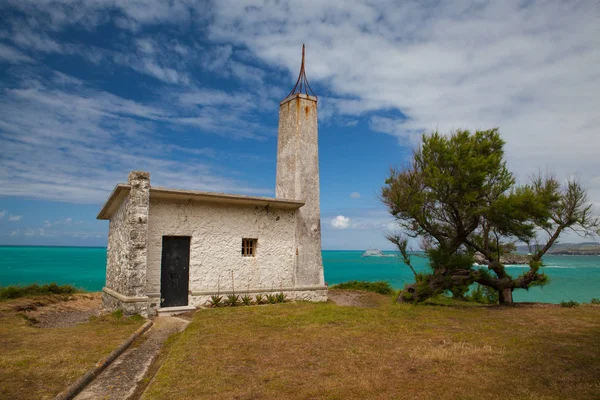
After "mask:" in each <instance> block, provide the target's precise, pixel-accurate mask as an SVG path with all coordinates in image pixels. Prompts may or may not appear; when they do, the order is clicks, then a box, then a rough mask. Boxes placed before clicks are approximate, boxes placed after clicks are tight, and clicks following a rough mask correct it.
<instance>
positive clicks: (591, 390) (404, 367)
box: [142, 290, 600, 400]
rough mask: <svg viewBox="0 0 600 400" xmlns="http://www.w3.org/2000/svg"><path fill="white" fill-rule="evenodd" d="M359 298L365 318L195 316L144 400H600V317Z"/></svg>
mask: <svg viewBox="0 0 600 400" xmlns="http://www.w3.org/2000/svg"><path fill="white" fill-rule="evenodd" d="M330 293H331V294H332V296H331V298H336V297H337V298H339V297H343V298H346V297H348V296H337V295H338V294H352V293H356V291H353V292H350V291H342V290H330ZM362 293H363V296H364V298H358V299H359V300H365V304H364V305H365V307H357V306H352V307H343V306H340V305H337V304H334V303H332V302H329V303H327V304H313V303H302V302H297V303H286V304H280V305H266V306H256V307H233V308H232V307H230V308H217V309H210V310H202V311H199V312H197V313H196V314H195V316H194V318H193V321H192V323H191V324H190V326H189V327H188V328H187V329H186V330H185V331H184V332H183V333H181V334H179V335H177V336H175V337H172V338H171V339H170V343H169V344H168V345H167V347H166V348H164V349H163V353H162V354H161V356H160V359H161V360H163V361H162V365H161V367H160V369H159V370H158V372H157V373H156V375H155V376H154V378H153V379H152V381H151V383H150V385H149V387H148V389H147V391H146V392H145V394H144V396H143V397H142V398H144V399H172V398H180V399H184V398H190V399H191V398H195V399H223V398H228V399H507V398H514V399H546V400H550V399H566V398H577V399H597V398H600V383H599V382H598V376H600V347H599V346H598V343H600V306H595V305H580V306H578V307H572V308H568V307H561V306H558V305H536V304H519V305H515V306H511V307H504V306H497V305H493V306H484V305H477V304H473V303H457V302H451V301H449V300H444V304H434V303H432V302H431V301H428V302H426V303H424V304H421V305H413V304H394V300H393V298H392V296H382V295H378V294H376V293H370V292H362ZM354 298H355V299H356V297H354ZM346 300H347V299H346ZM354 305H357V304H354ZM358 305H360V304H358Z"/></svg>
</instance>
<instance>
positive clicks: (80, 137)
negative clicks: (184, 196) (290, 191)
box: [0, 74, 270, 202]
mask: <svg viewBox="0 0 600 400" xmlns="http://www.w3.org/2000/svg"><path fill="white" fill-rule="evenodd" d="M21 84H22V86H21V87H15V88H7V89H4V91H3V95H2V98H1V99H0V146H1V147H2V148H3V162H2V165H1V166H0V187H1V189H0V194H2V195H11V196H22V197H35V198H46V199H51V200H61V201H71V202H99V201H101V200H102V199H103V198H104V197H105V196H106V194H107V192H108V191H109V190H110V189H111V188H112V187H113V186H114V184H115V183H116V182H119V181H123V179H124V178H125V177H126V176H127V175H126V174H127V172H128V171H129V170H133V169H145V170H149V171H150V172H151V173H152V181H153V184H157V185H162V186H177V187H188V188H196V189H199V190H214V191H225V192H227V191H241V192H245V193H262V194H264V193H268V192H270V189H265V188H253V187H249V186H247V185H246V184H240V183H239V182H236V181H235V180H234V179H232V178H229V177H227V175H228V170H227V168H224V167H221V166H216V165H214V164H213V163H212V162H211V161H210V153H211V150H210V149H194V148H185V147H183V146H177V145H174V144H171V145H164V143H165V142H167V140H166V138H165V137H164V135H165V134H166V133H167V132H168V131H167V132H165V133H163V134H160V133H157V132H159V131H164V128H165V127H170V129H171V130H177V129H181V128H182V127H185V126H187V125H189V124H197V125H198V126H202V128H203V129H204V131H205V132H207V133H210V132H212V131H213V129H214V130H215V133H219V134H229V135H231V136H235V135H240V136H241V137H254V134H253V130H258V127H259V124H258V123H255V124H252V123H248V124H246V125H242V124H241V118H242V117H241V116H240V114H239V113H240V112H243V111H239V112H236V111H235V110H234V111H231V110H228V111H223V112H222V113H219V112H218V110H216V109H211V110H209V111H208V112H202V111H206V110H201V109H197V108H194V109H193V110H190V109H186V110H184V113H183V114H182V113H181V112H180V109H178V108H177V107H164V106H160V105H152V104H144V103H140V102H136V101H133V100H129V99H124V98H122V97H118V96H116V95H113V94H110V93H107V92H104V91H99V90H96V89H91V88H89V87H87V86H86V85H85V84H83V83H82V82H80V81H78V80H77V79H70V77H68V76H67V75H64V74H58V75H53V76H52V78H51V79H50V80H48V79H44V78H41V77H38V78H36V79H33V80H31V79H29V80H28V81H26V82H22V83H21ZM224 121H227V122H228V124H224ZM159 124H160V126H162V127H163V128H162V129H160V130H159V129H158V126H159ZM165 124H166V125H165ZM220 124H224V125H225V127H222V125H220ZM227 126H231V127H232V128H227ZM238 127H239V128H238ZM242 127H243V128H242ZM238 129H239V130H238ZM217 130H218V132H217ZM171 142H173V141H172V140H171ZM175 152H177V153H178V154H179V156H178V157H173V155H174V154H175ZM186 153H187V156H186ZM202 153H205V154H208V156H207V157H201V154H202ZM213 153H216V152H214V151H213ZM201 158H204V161H202V160H201ZM65 160H68V162H65Z"/></svg>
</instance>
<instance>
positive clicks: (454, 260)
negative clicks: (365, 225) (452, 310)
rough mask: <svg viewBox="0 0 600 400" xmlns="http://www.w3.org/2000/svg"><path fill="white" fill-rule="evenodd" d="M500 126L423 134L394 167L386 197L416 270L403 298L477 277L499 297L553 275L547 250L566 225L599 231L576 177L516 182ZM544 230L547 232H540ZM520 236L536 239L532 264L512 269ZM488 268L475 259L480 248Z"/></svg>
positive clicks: (398, 238)
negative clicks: (419, 257) (419, 266)
mask: <svg viewBox="0 0 600 400" xmlns="http://www.w3.org/2000/svg"><path fill="white" fill-rule="evenodd" d="M504 144H505V143H504V141H503V140H502V139H501V137H500V134H499V132H498V129H497V128H496V129H491V130H486V131H476V132H475V133H473V134H472V133H470V132H469V131H464V130H461V131H457V132H455V133H453V134H452V135H450V136H443V135H440V134H438V133H433V134H431V135H424V136H423V138H422V143H421V146H420V148H419V149H418V150H416V151H415V152H414V154H413V158H412V161H411V163H410V165H408V166H407V167H406V168H404V169H402V170H396V169H392V170H391V172H390V176H389V177H388V179H387V180H386V185H385V186H384V187H383V189H382V192H381V199H382V201H383V202H384V203H385V204H386V206H387V207H388V209H389V212H390V213H391V214H392V215H393V216H394V217H395V218H396V220H397V221H398V223H399V224H400V227H401V228H402V230H403V231H404V232H405V233H406V235H407V236H403V235H397V234H393V235H388V239H389V240H390V241H391V242H392V243H394V244H396V245H397V246H398V249H399V250H400V252H401V254H402V256H403V258H404V260H405V263H407V264H408V265H409V267H410V268H411V270H412V271H413V274H414V275H415V281H416V282H415V283H414V284H411V285H408V286H407V287H406V288H405V289H404V290H403V291H402V292H401V295H400V299H401V300H415V301H421V300H424V299H426V298H428V297H430V296H434V295H436V294H439V293H442V292H445V291H447V290H449V291H451V292H452V293H453V294H455V295H456V296H457V297H461V296H464V294H465V293H466V292H467V290H468V287H469V285H471V284H472V283H474V282H477V283H479V284H480V285H483V286H485V287H489V288H493V289H494V290H496V291H498V295H499V299H500V302H501V303H511V302H512V291H513V290H514V289H517V288H522V289H528V288H529V287H532V286H534V285H543V284H545V283H547V282H548V279H547V277H546V275H544V274H543V273H542V272H541V271H540V267H541V266H542V262H541V261H542V256H543V255H544V254H545V253H546V252H547V251H548V250H549V249H550V247H551V246H552V244H554V243H556V241H557V239H558V238H559V237H560V235H561V234H562V233H564V231H565V230H568V229H570V230H574V231H576V232H577V233H579V234H581V235H589V234H593V233H595V231H594V230H596V232H597V229H598V226H599V221H598V219H597V218H595V217H593V215H592V210H591V205H590V204H589V203H588V199H587V195H586V192H585V190H584V189H583V188H582V187H581V185H580V184H579V182H578V181H577V180H574V179H571V180H568V181H567V183H566V184H565V185H561V184H560V183H559V182H558V181H557V180H556V179H555V178H554V177H552V176H544V175H542V174H538V175H537V176H535V177H533V178H532V179H531V182H530V183H529V184H527V185H520V186H518V185H516V183H515V182H516V181H515V177H514V175H513V174H512V173H511V172H510V171H509V170H508V168H507V165H506V160H505V157H504ZM540 233H544V235H540ZM408 237H413V238H417V237H418V238H421V240H422V247H423V250H424V251H425V252H426V255H427V257H428V258H429V264H430V266H431V273H428V274H417V273H416V271H415V270H414V268H413V267H412V265H411V264H410V257H409V255H408V251H407V243H408ZM516 242H525V243H528V244H530V246H531V249H532V252H531V256H530V257H529V270H527V271H526V272H525V273H523V274H522V275H520V276H517V277H513V276H512V275H510V274H508V272H507V271H506V269H505V266H504V264H503V263H502V259H503V256H505V255H506V254H509V253H511V252H513V251H514V250H515V243H516ZM476 253H478V257H479V258H480V259H483V261H484V264H486V265H487V268H476V267H473V261H474V256H475V254H476Z"/></svg>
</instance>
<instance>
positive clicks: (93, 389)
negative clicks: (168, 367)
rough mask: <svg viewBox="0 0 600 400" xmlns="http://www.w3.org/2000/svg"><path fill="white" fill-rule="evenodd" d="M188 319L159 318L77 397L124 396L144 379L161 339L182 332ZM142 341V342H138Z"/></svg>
mask: <svg viewBox="0 0 600 400" xmlns="http://www.w3.org/2000/svg"><path fill="white" fill-rule="evenodd" d="M188 324H189V321H187V320H185V319H182V318H178V317H158V318H155V319H154V325H153V326H152V328H150V329H149V330H148V332H146V333H145V334H144V335H143V336H142V337H141V338H140V339H138V343H137V344H138V345H137V346H136V343H134V344H133V346H132V347H131V348H129V349H128V350H127V351H126V352H125V353H123V354H122V355H121V356H120V357H119V358H117V360H116V361H115V362H114V363H112V364H111V365H110V366H109V367H108V368H106V370H104V371H103V372H102V373H101V374H100V375H99V376H98V377H97V378H96V379H95V380H94V381H93V382H92V383H91V384H90V385H89V386H88V387H86V388H85V389H84V390H83V391H82V392H81V393H79V395H77V397H75V399H76V400H90V399H106V400H112V399H114V400H116V399H119V400H121V399H127V398H129V397H130V396H131V395H132V394H133V393H134V392H135V390H136V387H137V385H138V383H139V382H140V381H141V380H142V378H144V375H145V374H146V372H147V371H148V368H149V367H150V365H151V364H152V361H153V360H154V358H155V357H156V356H157V355H158V352H159V351H160V348H161V347H162V345H163V343H164V341H165V340H166V339H167V338H168V337H169V336H171V335H172V334H173V333H176V332H181V331H182V330H184V329H185V327H186V326H187V325H188ZM139 341H141V344H140V343H139Z"/></svg>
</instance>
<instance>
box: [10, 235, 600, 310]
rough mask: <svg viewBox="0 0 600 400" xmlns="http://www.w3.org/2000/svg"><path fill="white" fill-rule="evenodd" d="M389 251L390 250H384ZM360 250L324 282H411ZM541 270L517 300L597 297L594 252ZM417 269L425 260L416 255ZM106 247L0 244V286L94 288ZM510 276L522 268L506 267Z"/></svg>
mask: <svg viewBox="0 0 600 400" xmlns="http://www.w3.org/2000/svg"><path fill="white" fill-rule="evenodd" d="M386 253H387V254H394V253H393V252H386ZM361 255H362V251H323V265H324V268H325V281H326V282H327V283H329V285H333V284H336V283H340V282H344V281H348V280H366V281H379V280H383V281H388V282H389V283H390V284H391V285H392V286H393V287H394V288H401V287H402V286H403V285H404V284H406V283H410V282H412V273H411V272H410V270H409V269H408V267H406V266H405V265H404V264H403V263H402V262H401V261H400V259H399V258H398V257H361ZM544 263H545V265H546V266H545V267H544V269H545V271H546V273H547V274H548V276H549V277H550V279H551V283H550V284H549V285H547V286H546V287H543V288H532V289H531V290H529V291H525V290H516V291H515V292H514V298H515V300H516V301H538V302H547V303H559V302H561V301H566V300H575V301H578V302H589V301H590V300H591V299H592V298H600V257H599V256H547V257H545V258H544ZM414 265H415V266H416V268H417V269H420V270H422V269H425V268H427V263H426V260H425V259H424V258H422V257H417V256H415V258H414ZM105 267H106V248H102V247H0V286H6V285H12V284H29V283H50V282H57V283H59V284H67V283H68V284H72V285H75V286H77V287H79V288H82V289H85V290H89V291H98V290H100V289H102V286H103V285H104V275H105ZM508 268H509V271H511V272H512V273H513V275H518V274H519V273H520V270H522V269H523V267H519V266H508Z"/></svg>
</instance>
